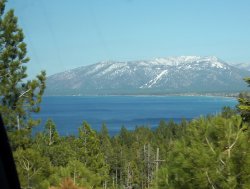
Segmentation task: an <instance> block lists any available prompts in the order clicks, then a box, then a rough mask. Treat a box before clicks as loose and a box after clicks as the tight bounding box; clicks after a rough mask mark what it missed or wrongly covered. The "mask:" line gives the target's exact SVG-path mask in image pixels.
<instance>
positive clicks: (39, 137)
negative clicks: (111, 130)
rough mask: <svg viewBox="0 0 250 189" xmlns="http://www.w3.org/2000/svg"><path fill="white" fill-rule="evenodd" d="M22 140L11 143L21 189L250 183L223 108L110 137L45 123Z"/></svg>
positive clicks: (249, 159)
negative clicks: (70, 132)
mask: <svg viewBox="0 0 250 189" xmlns="http://www.w3.org/2000/svg"><path fill="white" fill-rule="evenodd" d="M26 139H27V141H25V142H24V141H23V143H22V141H17V140H15V141H13V140H12V144H13V151H14V158H15V160H16V165H17V170H18V173H19V177H20V181H21V184H22V187H23V188H39V189H42V188H46V189H47V188H50V187H54V188H63V186H64V185H66V184H68V183H71V184H72V187H73V186H75V187H76V188H77V187H78V188H80V187H82V188H115V189H118V188H131V189H132V188H156V189H160V188H164V189H165V188H237V189H239V188H250V148H249V142H250V133H249V130H248V126H247V124H246V123H243V122H242V118H241V116H240V115H237V114H236V113H235V112H234V111H233V110H231V109H230V108H224V110H223V112H222V113H221V114H220V115H216V116H207V117H201V118H198V119H194V120H192V121H190V122H187V121H185V120H183V121H182V122H181V123H179V124H177V123H174V122H173V121H169V122H165V121H161V122H160V124H159V126H158V127H157V128H156V129H155V130H151V129H149V128H147V127H143V126H141V127H137V128H136V129H135V130H134V131H128V130H127V129H126V128H125V127H122V128H121V130H120V133H119V134H118V135H116V136H113V137H110V136H109V134H108V130H107V127H106V126H105V125H103V126H102V129H101V131H100V132H98V133H97V132H95V131H94V130H92V129H91V127H90V125H88V123H87V122H83V124H82V126H81V127H80V128H79V132H78V136H59V134H58V132H57V130H56V126H55V124H54V123H53V121H52V120H48V121H47V123H46V125H45V128H44V131H43V132H40V133H37V134H36V135H35V137H31V136H30V137H27V138H26ZM17 143H18V145H17ZM69 188H70V187H69Z"/></svg>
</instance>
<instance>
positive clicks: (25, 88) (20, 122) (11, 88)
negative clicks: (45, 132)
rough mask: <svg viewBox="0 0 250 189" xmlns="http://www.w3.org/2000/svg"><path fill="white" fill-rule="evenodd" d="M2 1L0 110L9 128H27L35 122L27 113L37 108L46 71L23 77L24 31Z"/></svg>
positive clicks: (38, 108)
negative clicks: (35, 76)
mask: <svg viewBox="0 0 250 189" xmlns="http://www.w3.org/2000/svg"><path fill="white" fill-rule="evenodd" d="M5 3H6V0H1V1H0V96H1V99H0V111H1V114H2V116H3V119H4V123H5V125H6V127H7V129H8V130H11V131H15V130H22V129H26V130H27V129H28V130H30V128H32V127H33V126H35V125H37V124H38V121H35V120H33V119H31V117H30V113H32V112H39V111H40V106H39V104H40V102H41V98H42V95H43V93H44V89H45V79H46V78H45V76H46V74H45V71H42V72H41V73H40V74H39V75H37V78H36V79H33V80H25V79H26V78H27V74H26V70H27V68H26V66H25V64H26V63H28V62H29V58H28V57H27V56H26V54H27V49H26V44H25V43H24V34H23V31H22V29H21V28H20V27H19V26H18V19H17V17H16V16H15V15H14V10H9V11H8V12H7V13H5V14H4V9H5Z"/></svg>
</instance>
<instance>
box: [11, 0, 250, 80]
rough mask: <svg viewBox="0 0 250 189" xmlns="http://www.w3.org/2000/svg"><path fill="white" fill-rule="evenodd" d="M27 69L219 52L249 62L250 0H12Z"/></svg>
mask: <svg viewBox="0 0 250 189" xmlns="http://www.w3.org/2000/svg"><path fill="white" fill-rule="evenodd" d="M10 8H12V9H14V10H15V14H16V16H17V17H18V19H19V26H20V27H21V28H22V29H23V31H24V34H25V42H26V43H27V46H28V56H29V57H30V58H31V61H30V62H29V63H28V64H27V67H28V75H29V77H30V78H32V77H34V76H35V75H36V74H37V73H39V71H40V70H46V71H47V75H52V74H55V73H58V72H62V71H65V70H69V69H73V68H77V67H80V66H85V65H89V64H94V63H97V62H100V61H109V60H113V61H129V60H147V59H152V58H156V57H169V56H186V55H197V56H217V57H218V58H220V59H222V60H224V61H226V62H228V63H250V11H249V10H250V1H249V0H239V1H235V0H9V2H8V3H7V7H6V9H7V10H8V9H10Z"/></svg>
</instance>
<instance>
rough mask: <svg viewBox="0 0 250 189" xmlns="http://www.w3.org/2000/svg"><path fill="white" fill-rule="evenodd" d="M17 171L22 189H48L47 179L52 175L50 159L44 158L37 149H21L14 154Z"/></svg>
mask: <svg viewBox="0 0 250 189" xmlns="http://www.w3.org/2000/svg"><path fill="white" fill-rule="evenodd" d="M14 158H15V161H16V166H17V171H18V174H19V179H20V182H21V186H22V188H43V187H44V186H45V188H48V186H49V185H48V182H46V180H47V178H48V177H49V176H50V174H51V166H50V161H49V159H48V158H46V157H44V156H42V155H41V154H40V153H39V152H37V151H36V150H35V149H32V148H27V149H25V150H23V149H21V148H19V149H17V150H16V151H15V152H14Z"/></svg>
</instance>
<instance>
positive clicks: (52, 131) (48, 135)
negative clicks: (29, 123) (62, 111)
mask: <svg viewBox="0 0 250 189" xmlns="http://www.w3.org/2000/svg"><path fill="white" fill-rule="evenodd" d="M44 135H45V140H46V143H47V144H48V145H49V146H51V145H52V144H54V143H56V142H58V140H59V134H58V132H57V129H56V124H55V123H54V122H53V121H52V120H51V119H48V120H47V122H46V123H45V130H44Z"/></svg>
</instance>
